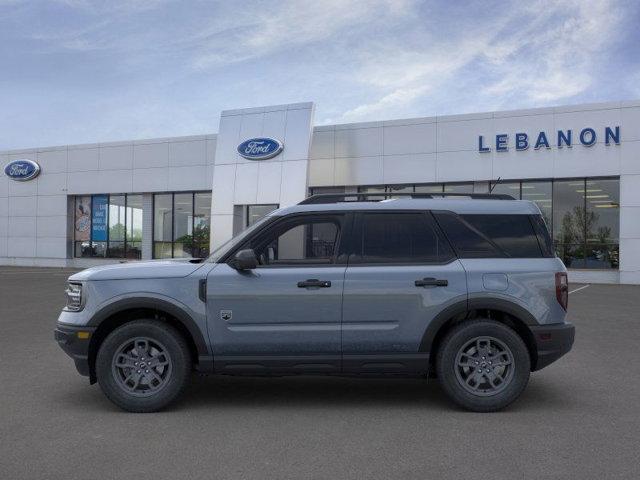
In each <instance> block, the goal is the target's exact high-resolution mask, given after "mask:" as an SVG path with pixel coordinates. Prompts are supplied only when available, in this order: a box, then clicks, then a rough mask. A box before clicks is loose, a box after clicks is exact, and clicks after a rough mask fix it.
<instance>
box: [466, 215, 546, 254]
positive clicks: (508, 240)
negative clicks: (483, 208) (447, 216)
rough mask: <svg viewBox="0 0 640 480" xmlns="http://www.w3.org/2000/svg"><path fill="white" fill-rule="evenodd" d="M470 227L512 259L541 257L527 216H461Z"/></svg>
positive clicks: (536, 238) (536, 239)
mask: <svg viewBox="0 0 640 480" xmlns="http://www.w3.org/2000/svg"><path fill="white" fill-rule="evenodd" d="M462 218H463V219H464V220H465V221H466V222H468V223H469V224H470V225H471V226H473V227H474V228H476V229H477V230H478V231H480V232H481V233H483V234H484V235H485V236H486V237H487V238H489V239H491V240H492V241H493V243H495V244H496V245H497V246H498V247H499V248H500V249H501V250H502V251H503V252H504V253H506V254H507V255H508V256H509V257H514V258H535V257H541V256H542V252H541V251H540V245H539V244H538V237H537V236H536V234H535V231H534V230H533V225H531V220H529V216H528V215H462Z"/></svg>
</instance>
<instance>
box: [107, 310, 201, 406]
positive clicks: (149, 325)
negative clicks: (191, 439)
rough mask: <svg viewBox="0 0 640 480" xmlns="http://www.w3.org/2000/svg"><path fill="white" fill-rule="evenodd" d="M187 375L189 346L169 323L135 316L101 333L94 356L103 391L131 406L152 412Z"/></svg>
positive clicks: (177, 390)
mask: <svg viewBox="0 0 640 480" xmlns="http://www.w3.org/2000/svg"><path fill="white" fill-rule="evenodd" d="M190 375H191V357H190V354H189V347H188V346H187V343H186V341H185V340H184V338H183V337H182V335H181V334H180V333H179V332H178V331H177V330H176V329H174V328H173V327H171V326H170V325H167V324H165V323H162V322H158V321H154V320H136V321H133V322H130V323H126V324H125V325H123V326H121V327H119V328H117V329H115V330H114V331H113V332H111V333H110V334H109V335H108V336H107V338H105V340H104V342H102V345H100V349H99V351H98V356H97V359H96V376H97V378H98V383H99V384H100V388H101V389H102V391H103V392H104V394H105V395H106V396H107V398H109V400H111V401H112V402H113V403H115V404H116V405H117V406H119V407H120V408H122V409H124V410H127V411H130V412H140V413H142V412H155V411H158V410H161V409H163V408H165V407H166V406H167V405H169V404H170V403H171V402H173V401H174V400H175V399H176V398H177V397H178V396H179V395H180V394H181V393H182V391H183V390H184V388H185V387H186V385H187V382H188V380H189V377H190Z"/></svg>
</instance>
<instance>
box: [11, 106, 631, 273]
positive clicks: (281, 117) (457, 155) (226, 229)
mask: <svg viewBox="0 0 640 480" xmlns="http://www.w3.org/2000/svg"><path fill="white" fill-rule="evenodd" d="M213 124H214V121H213V120H212V126H213ZM0 164H2V166H3V173H2V174H1V175H0V264H2V265H31V266H66V267H84V266H90V265H96V264H101V263H109V262H118V261H124V260H139V259H154V258H157V259H160V258H172V257H173V258H178V257H191V256H194V257H203V256H206V255H208V253H209V251H210V249H211V248H215V247H216V246H218V245H220V244H222V243H224V242H225V241H226V240H228V239H229V238H230V237H231V236H232V235H233V234H234V233H236V232H238V231H240V230H242V229H243V228H245V227H246V226H247V225H250V224H251V223H253V222H255V221H256V220H257V219H258V218H260V217H261V216H262V215H264V214H265V213H267V212H269V211H271V210H272V209H274V208H278V207H284V206H288V205H293V204H296V203H298V202H300V201H301V200H303V199H304V198H305V197H306V196H308V195H310V194H313V193H356V192H361V193H374V192H375V193H383V192H387V193H388V194H389V196H390V197H393V194H394V193H398V192H409V193H411V192H417V193H433V194H442V193H463V194H464V193H488V192H489V191H490V190H491V191H492V192H493V193H506V194H509V195H511V196H513V197H514V198H516V199H520V198H521V199H524V200H531V201H533V202H535V203H536V204H537V205H538V206H539V208H540V210H541V212H542V213H543V215H544V217H545V220H546V222H547V225H548V227H549V230H550V231H551V234H552V237H553V240H554V244H555V246H556V251H557V253H558V255H559V256H560V257H561V258H562V259H563V260H564V262H565V264H566V265H567V267H568V268H569V271H570V274H569V275H570V280H572V281H586V282H605V283H640V101H621V102H612V103H602V104H588V105H573V106H564V107H550V108H538V109H531V110H512V111H503V112H487V113H476V114H464V115H447V116H437V117H424V118H408V119H401V120H382V121H375V122H365V123H351V124H341V125H319V126H316V125H314V104H313V103H298V104H289V105H276V106H270V107H257V108H245V109H240V110H227V111H224V112H222V114H221V116H220V119H219V126H218V133H217V134H209V135H197V136H188V137H175V138H158V139H151V140H129V141H122V142H110V143H99V144H84V145H66V146H56V147H45V148H30V149H23V150H12V151H4V152H0Z"/></svg>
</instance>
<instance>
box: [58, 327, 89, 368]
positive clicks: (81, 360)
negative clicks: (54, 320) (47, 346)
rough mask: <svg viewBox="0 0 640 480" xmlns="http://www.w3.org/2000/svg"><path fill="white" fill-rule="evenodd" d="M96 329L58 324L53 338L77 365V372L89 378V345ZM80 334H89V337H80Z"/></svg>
mask: <svg viewBox="0 0 640 480" xmlns="http://www.w3.org/2000/svg"><path fill="white" fill-rule="evenodd" d="M94 331H95V328H92V327H75V326H71V325H63V324H60V323H59V324H58V325H57V326H56V329H55V330H54V331H53V337H54V338H55V339H56V342H58V345H60V348H62V350H64V352H65V353H66V354H67V355H69V356H70V357H71V358H72V359H73V362H74V363H75V365H76V370H78V373H80V375H84V376H85V377H88V376H89V374H90V369H89V343H90V342H91V337H92V336H93V332H94ZM79 332H87V334H88V335H80V336H79V335H78V333H79ZM84 337H86V338H84Z"/></svg>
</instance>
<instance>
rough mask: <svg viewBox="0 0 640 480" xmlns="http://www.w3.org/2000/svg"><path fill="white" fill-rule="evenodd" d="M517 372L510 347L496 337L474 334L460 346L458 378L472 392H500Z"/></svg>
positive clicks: (489, 393)
mask: <svg viewBox="0 0 640 480" xmlns="http://www.w3.org/2000/svg"><path fill="white" fill-rule="evenodd" d="M514 371H515V365H514V359H513V353H511V349H510V348H509V347H508V346H507V345H506V344H505V343H504V342H502V341H500V340H498V339H497V338H495V337H475V338H472V339H471V340H469V341H468V342H467V343H465V344H464V345H463V346H462V347H460V349H458V354H457V355H456V378H457V379H458V382H460V385H461V386H462V388H464V389H465V390H466V391H467V392H469V393H471V394H473V395H478V396H491V395H497V394H498V393H500V392H502V391H503V390H504V389H505V388H507V387H508V386H509V383H510V382H511V381H512V380H513V373H514Z"/></svg>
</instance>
